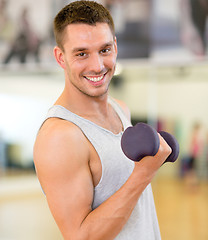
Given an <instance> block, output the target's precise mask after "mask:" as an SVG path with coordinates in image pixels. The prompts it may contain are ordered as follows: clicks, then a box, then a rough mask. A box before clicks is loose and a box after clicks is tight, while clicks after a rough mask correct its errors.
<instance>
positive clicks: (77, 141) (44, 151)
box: [34, 118, 89, 171]
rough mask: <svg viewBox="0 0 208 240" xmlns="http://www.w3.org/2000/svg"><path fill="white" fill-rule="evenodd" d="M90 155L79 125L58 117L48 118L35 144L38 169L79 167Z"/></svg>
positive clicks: (35, 159) (35, 158) (35, 161)
mask: <svg viewBox="0 0 208 240" xmlns="http://www.w3.org/2000/svg"><path fill="white" fill-rule="evenodd" d="M88 156H89V146H88V142H87V140H86V137H85V136H84V134H83V133H82V131H81V130H80V129H79V127H77V126H76V125H74V124H73V123H71V122H68V121H66V120H62V119H58V118H50V119H48V120H46V122H45V123H44V124H43V126H42V128H41V129H40V131H39V133H38V135H37V138H36V141H35V144H34V163H35V166H36V169H37V170H42V169H43V168H45V169H50V170H51V171H53V170H58V169H59V170H61V169H62V170H63V169H65V170H66V168H68V167H72V166H73V168H74V167H78V165H79V164H80V165H81V164H83V162H84V161H85V163H86V164H87V161H88ZM44 171H45V170H44Z"/></svg>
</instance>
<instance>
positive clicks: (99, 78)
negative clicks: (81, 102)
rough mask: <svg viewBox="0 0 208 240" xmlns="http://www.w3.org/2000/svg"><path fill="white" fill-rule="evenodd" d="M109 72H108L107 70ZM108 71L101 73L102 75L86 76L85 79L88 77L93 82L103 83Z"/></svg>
mask: <svg viewBox="0 0 208 240" xmlns="http://www.w3.org/2000/svg"><path fill="white" fill-rule="evenodd" d="M106 73H107V72H106ZM106 73H104V74H102V75H100V76H84V78H85V79H87V80H88V81H90V82H91V83H93V84H99V83H100V84H101V83H103V82H104V78H105V75H106Z"/></svg>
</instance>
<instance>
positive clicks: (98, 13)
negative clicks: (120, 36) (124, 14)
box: [54, 1, 115, 49]
mask: <svg viewBox="0 0 208 240" xmlns="http://www.w3.org/2000/svg"><path fill="white" fill-rule="evenodd" d="M74 23H86V24H89V25H96V23H107V24H108V25H109V27H110V29H111V32H112V34H113V36H115V28H114V22H113V19H112V17H111V15H110V13H109V11H108V10H107V9H106V8H105V7H104V6H102V5H101V4H99V3H97V2H95V1H75V2H72V3H70V4H68V5H67V6H65V7H64V8H63V9H62V10H61V11H60V12H59V13H58V14H57V15H56V17H55V19H54V35H55V40H56V43H57V45H58V46H59V47H60V48H62V49H63V44H62V41H63V35H64V30H65V28H66V26H68V25H69V24H74Z"/></svg>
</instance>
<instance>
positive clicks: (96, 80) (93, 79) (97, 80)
mask: <svg viewBox="0 0 208 240" xmlns="http://www.w3.org/2000/svg"><path fill="white" fill-rule="evenodd" d="M86 78H87V79H88V80H90V81H92V82H99V81H100V80H101V79H103V75H102V76H101V77H93V78H92V77H86Z"/></svg>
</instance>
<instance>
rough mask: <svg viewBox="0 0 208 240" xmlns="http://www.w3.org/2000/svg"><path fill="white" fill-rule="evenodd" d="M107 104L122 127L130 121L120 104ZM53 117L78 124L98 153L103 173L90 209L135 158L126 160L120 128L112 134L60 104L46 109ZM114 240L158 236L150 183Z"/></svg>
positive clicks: (107, 193)
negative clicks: (118, 131)
mask: <svg viewBox="0 0 208 240" xmlns="http://www.w3.org/2000/svg"><path fill="white" fill-rule="evenodd" d="M108 102H109V104H111V106H112V107H113V108H114V110H115V111H116V113H117V114H118V116H119V118H120V120H121V122H122V124H123V129H124V130H125V129H126V128H127V127H129V126H130V125H131V123H130V122H129V121H128V119H127V118H126V116H125V114H124V113H123V111H122V109H121V108H120V106H119V105H118V104H117V103H116V102H115V101H113V100H112V99H111V98H109V99H108ZM51 117H56V118H61V119H65V120H67V121H70V122H72V123H74V124H75V125H77V126H78V127H79V128H80V129H81V131H82V132H83V133H84V135H85V136H86V137H87V138H88V140H89V141H90V142H91V144H92V145H93V146H94V148H95V150H96V151H97V153H98V156H99V157H100V160H101V164H102V176H101V179H100V182H99V183H98V185H97V186H96V187H95V188H94V200H93V203H92V209H95V208H97V207H98V206H99V205H100V204H102V203H103V202H104V201H105V200H106V199H108V198H109V197H110V196H111V195H112V194H114V193H115V192H116V191H117V190H118V189H120V188H121V186H122V185H123V184H124V183H125V182H126V181H127V179H128V178H129V176H130V175H131V173H132V171H133V169H134V162H133V161H131V160H129V159H128V158H127V157H126V156H125V155H124V154H123V152H122V149H121V144H120V142H121V136H122V133H123V132H120V133H119V134H114V133H112V132H111V131H109V130H107V129H105V128H102V127H100V126H98V125H96V124H95V123H93V122H91V121H89V120H87V119H85V118H82V117H80V116H78V115H76V114H74V113H72V112H70V111H69V110H67V109H66V108H64V107H62V106H60V105H54V106H53V107H51V108H50V109H49V111H48V114H47V118H46V119H48V118H51ZM115 239H116V240H159V239H161V238H160V231H159V226H158V221H157V216H156V211H155V205H154V200H153V195H152V189H151V185H150V184H149V185H148V186H147V187H146V189H145V190H144V191H143V193H142V195H141V196H140V198H139V201H138V203H137V205H136V207H135V208H134V210H133V212H132V214H131V216H130V218H129V220H128V222H127V223H126V225H125V226H124V228H123V230H122V231H121V232H120V233H119V235H118V236H117V237H116V238H115Z"/></svg>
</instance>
